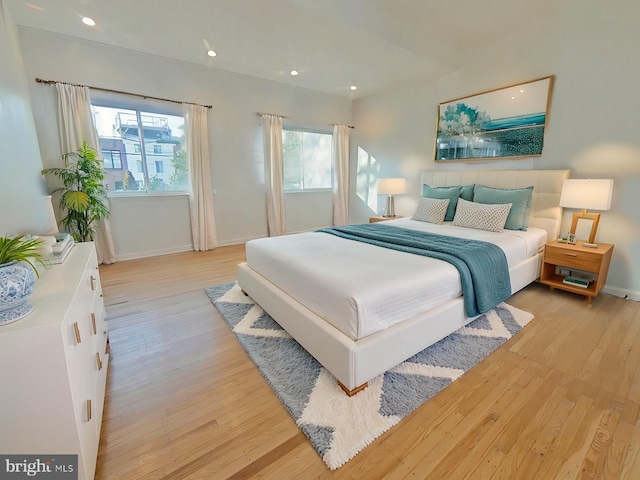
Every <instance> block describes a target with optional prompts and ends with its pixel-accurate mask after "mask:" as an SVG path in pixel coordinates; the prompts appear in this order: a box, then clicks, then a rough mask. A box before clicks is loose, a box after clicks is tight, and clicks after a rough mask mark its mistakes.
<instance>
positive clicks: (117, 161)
mask: <svg viewBox="0 0 640 480" xmlns="http://www.w3.org/2000/svg"><path fill="white" fill-rule="evenodd" d="M100 153H101V154H102V160H103V161H104V168H117V169H122V159H121V158H120V150H108V149H104V148H103V149H102V150H100Z"/></svg>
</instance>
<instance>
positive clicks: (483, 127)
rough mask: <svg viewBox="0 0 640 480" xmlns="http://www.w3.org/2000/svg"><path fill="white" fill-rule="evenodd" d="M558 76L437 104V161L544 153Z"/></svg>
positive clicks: (538, 154) (531, 155)
mask: <svg viewBox="0 0 640 480" xmlns="http://www.w3.org/2000/svg"><path fill="white" fill-rule="evenodd" d="M553 79H554V76H553V75H552V76H549V77H544V78H540V79H537V80H531V81H529V82H524V83H520V84H517V85H510V86H508V87H503V88H497V89H495V90H490V91H488V92H483V93H478V94H476V95H471V96H469V97H463V98H457V99H455V100H449V101H448V102H444V103H440V104H438V121H437V131H436V144H435V152H434V161H436V162H452V161H456V160H457V161H460V160H465V161H469V160H480V159H484V160H487V159H498V158H518V157H534V156H540V155H542V146H543V144H544V132H545V127H546V124H547V119H548V117H549V103H550V101H551V89H552V87H553Z"/></svg>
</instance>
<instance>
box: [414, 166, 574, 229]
mask: <svg viewBox="0 0 640 480" xmlns="http://www.w3.org/2000/svg"><path fill="white" fill-rule="evenodd" d="M569 173H570V172H569V170H424V171H423V172H422V184H425V183H426V184H427V185H431V186H432V187H448V186H452V185H471V184H479V185H484V186H487V187H492V188H524V187H530V186H532V185H533V198H532V203H531V216H530V219H529V225H530V226H532V227H537V228H542V229H544V230H546V231H547V233H548V235H549V236H548V237H547V238H548V239H549V240H552V239H554V238H558V234H559V233H560V223H561V222H562V207H560V206H559V205H558V204H559V203H560V192H561V191H562V184H563V182H564V180H565V179H567V178H569Z"/></svg>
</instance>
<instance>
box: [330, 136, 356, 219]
mask: <svg viewBox="0 0 640 480" xmlns="http://www.w3.org/2000/svg"><path fill="white" fill-rule="evenodd" d="M350 130H351V128H350V127H349V126H347V125H334V126H333V144H332V151H331V156H332V161H333V224H334V225H346V224H347V223H349V131H350Z"/></svg>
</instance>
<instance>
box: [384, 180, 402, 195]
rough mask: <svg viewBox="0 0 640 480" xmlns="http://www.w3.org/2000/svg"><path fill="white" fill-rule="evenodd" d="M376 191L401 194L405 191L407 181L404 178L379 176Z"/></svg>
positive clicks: (386, 193)
mask: <svg viewBox="0 0 640 480" xmlns="http://www.w3.org/2000/svg"><path fill="white" fill-rule="evenodd" d="M378 193H379V194H380V195H402V194H404V193H407V181H406V180H405V179H404V178H379V179H378Z"/></svg>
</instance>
